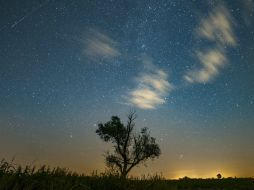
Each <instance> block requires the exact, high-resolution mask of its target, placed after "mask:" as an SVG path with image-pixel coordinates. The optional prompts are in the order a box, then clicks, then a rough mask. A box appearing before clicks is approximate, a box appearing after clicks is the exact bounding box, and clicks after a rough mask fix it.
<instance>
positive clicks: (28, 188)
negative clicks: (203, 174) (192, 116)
mask: <svg viewBox="0 0 254 190" xmlns="http://www.w3.org/2000/svg"><path fill="white" fill-rule="evenodd" d="M21 189H22V190H37V189H38V190H51V189H52V190H54V189H56V190H58V189H59V190H142V189H147V190H177V189H186V190H187V189H200V190H202V189H215V190H216V189H218V190H219V189H223V190H232V189H234V190H238V189H240V190H251V189H254V179H253V178H222V179H213V178H211V179H191V178H188V177H185V178H181V179H179V180H171V179H165V178H163V177H162V175H153V176H146V177H145V176H144V177H142V178H134V177H130V178H128V179H122V178H121V177H120V176H119V175H117V174H116V173H112V172H109V171H107V172H104V173H100V174H98V173H96V172H95V173H93V174H91V175H84V174H81V175H80V174H77V173H75V172H72V171H70V170H68V169H66V168H60V167H56V168H50V167H49V166H46V165H43V166H40V167H35V166H25V167H21V166H16V165H15V164H14V163H13V162H7V161H6V160H4V159H3V160H1V161H0V190H21Z"/></svg>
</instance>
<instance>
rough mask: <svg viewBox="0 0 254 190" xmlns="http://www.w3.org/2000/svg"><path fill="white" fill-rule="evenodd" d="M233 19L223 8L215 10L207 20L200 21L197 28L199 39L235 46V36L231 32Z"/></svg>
mask: <svg viewBox="0 0 254 190" xmlns="http://www.w3.org/2000/svg"><path fill="white" fill-rule="evenodd" d="M233 23H234V21H233V18H232V16H231V15H230V13H229V11H228V10H227V9H226V7H224V6H219V7H217V8H215V9H214V10H213V11H212V12H211V13H210V15H209V16H208V18H206V19H203V20H201V23H200V26H199V27H198V28H197V34H198V35H199V36H200V37H203V38H206V39H208V40H211V41H214V42H216V43H220V44H223V45H230V46H235V45H236V36H235V35H234V32H233Z"/></svg>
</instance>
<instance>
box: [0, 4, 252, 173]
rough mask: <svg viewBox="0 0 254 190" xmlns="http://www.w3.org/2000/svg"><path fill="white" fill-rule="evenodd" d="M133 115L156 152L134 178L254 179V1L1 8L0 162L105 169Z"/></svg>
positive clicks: (28, 5) (84, 170)
mask: <svg viewBox="0 0 254 190" xmlns="http://www.w3.org/2000/svg"><path fill="white" fill-rule="evenodd" d="M131 108H135V109H136V111H137V114H138V118H137V120H136V130H139V129H140V128H141V127H145V126H146V127H148V128H149V129H150V130H151V134H152V136H154V137H156V139H157V142H158V143H159V144H160V146H161V150H162V155H161V157H160V158H159V159H156V160H155V161H154V162H148V164H147V167H144V166H141V167H139V168H137V169H134V170H133V172H132V173H131V174H132V175H140V174H148V173H150V174H154V173H156V172H158V173H160V172H162V173H163V175H164V176H165V177H168V178H178V177H183V176H189V177H216V174H217V173H221V174H222V176H226V177H227V176H233V177H234V176H237V177H244V176H254V167H253V165H254V141H253V139H254V116H253V114H254V1H253V0H229V1H212V0H211V1H203V0H192V1H191V0H182V1H180V0H175V1H173V0H172V1H169V0H165V1H163V0H158V1H149V0H139V1H134V0H133V1H132V0H127V1H114V0H111V1H104V0H101V1H96V0H91V1H89V0H83V1H82V0H73V1H69V0H34V1H31V0H22V1H19V0H8V1H7V0H5V1H4V0H1V1H0V159H2V158H6V159H7V160H11V159H12V158H13V157H15V162H16V163H19V164H32V165H33V164H35V165H40V164H49V165H51V166H61V167H68V168H70V169H71V170H73V171H77V172H84V173H87V174H89V173H91V172H92V171H94V170H98V171H104V169H105V163H104V157H103V154H104V152H105V151H106V150H108V149H109V148H110V146H108V145H106V144H105V143H103V142H101V140H100V139H99V137H98V136H97V135H96V133H95V130H96V128H97V124H98V123H99V122H106V121H108V120H109V119H110V117H111V116H112V115H118V116H119V117H120V118H121V119H122V121H123V122H125V121H126V119H127V118H126V115H127V113H128V111H129V110H130V109H131Z"/></svg>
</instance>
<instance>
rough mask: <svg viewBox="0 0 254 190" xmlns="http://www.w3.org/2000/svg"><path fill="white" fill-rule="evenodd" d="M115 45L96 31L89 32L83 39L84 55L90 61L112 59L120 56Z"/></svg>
mask: <svg viewBox="0 0 254 190" xmlns="http://www.w3.org/2000/svg"><path fill="white" fill-rule="evenodd" d="M116 45H117V43H116V42H115V41H114V40H112V39H111V38H109V37H108V36H106V35H105V34H102V33H100V32H98V31H96V30H91V31H90V32H89V33H88V35H87V36H86V39H85V49H84V53H85V54H86V55H87V56H89V57H90V58H92V59H97V58H114V57H117V56H119V55H120V52H119V51H118V50H117V49H116Z"/></svg>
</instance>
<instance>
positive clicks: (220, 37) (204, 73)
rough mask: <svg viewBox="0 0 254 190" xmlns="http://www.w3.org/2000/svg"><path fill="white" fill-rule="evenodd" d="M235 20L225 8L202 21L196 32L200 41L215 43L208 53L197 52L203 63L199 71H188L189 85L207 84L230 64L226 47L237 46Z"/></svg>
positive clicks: (217, 9)
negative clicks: (234, 30)
mask: <svg viewBox="0 0 254 190" xmlns="http://www.w3.org/2000/svg"><path fill="white" fill-rule="evenodd" d="M233 23H234V21H233V19H232V17H231V15H230V13H229V11H228V10H227V9H226V7H224V6H219V7H217V8H215V9H214V10H213V11H212V12H211V13H210V14H209V16H208V18H205V19H202V20H201V22H200V25H199V26H198V27H197V29H196V30H195V31H196V33H197V35H198V37H199V38H200V39H206V40H208V41H210V42H213V43H214V45H213V47H212V48H209V50H206V51H204V50H203V51H196V57H197V60H198V61H199V62H200V63H201V67H200V68H199V69H193V70H190V71H187V72H186V73H185V75H184V76H183V78H184V79H185V80H186V81H187V82H189V83H207V82H210V81H212V80H213V79H214V78H215V77H216V76H217V75H218V74H219V72H220V69H221V68H222V67H223V66H224V65H225V64H226V63H227V62H228V59H227V55H226V50H225V48H224V47H226V46H228V47H233V46H236V45H237V40H236V36H235V35H234V32H233Z"/></svg>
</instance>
